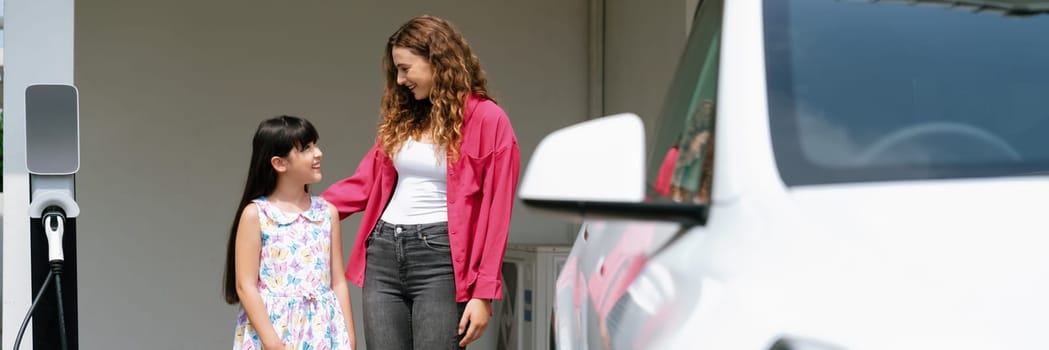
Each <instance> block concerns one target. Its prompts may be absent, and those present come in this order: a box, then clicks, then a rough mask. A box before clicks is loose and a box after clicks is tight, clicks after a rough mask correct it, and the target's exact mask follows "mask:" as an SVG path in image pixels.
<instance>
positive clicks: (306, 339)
mask: <svg viewBox="0 0 1049 350" xmlns="http://www.w3.org/2000/svg"><path fill="white" fill-rule="evenodd" d="M317 138H318V136H317V131H316V130H315V129H314V128H313V125H312V124H310V122H309V121H306V120H305V119H302V118H296V117H289V116H281V117H277V118H272V119H268V120H265V121H263V122H262V123H261V124H259V128H258V130H256V131H255V138H254V140H253V141H252V150H251V167H250V168H249V169H248V180H247V184H245V186H244V195H243V197H241V200H240V205H239V206H238V207H237V214H236V217H235V218H234V220H233V228H232V229H231V230H230V236H229V246H228V248H227V252H226V272H225V285H224V288H223V289H224V293H225V296H226V302H228V303H230V304H235V303H238V302H239V303H240V305H241V306H242V307H241V311H240V316H239V317H238V319H237V329H236V332H235V337H234V343H233V348H234V349H266V350H276V349H289V350H290V349H353V348H354V343H355V339H356V337H355V336H354V333H353V313H352V311H351V308H350V294H349V289H347V286H346V279H345V278H344V277H343V265H342V237H341V232H340V225H339V221H338V220H333V218H336V217H338V216H337V215H338V212H337V211H336V210H335V207H334V206H332V205H330V204H328V202H327V201H325V200H324V199H322V198H320V197H311V196H310V195H309V192H307V186H308V185H309V184H312V183H317V182H319V181H321V170H320V162H321V150H320V148H318V147H317V144H316V142H317Z"/></svg>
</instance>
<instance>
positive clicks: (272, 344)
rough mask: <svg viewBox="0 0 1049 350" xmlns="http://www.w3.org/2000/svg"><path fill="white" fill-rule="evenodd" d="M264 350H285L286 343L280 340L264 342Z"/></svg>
mask: <svg viewBox="0 0 1049 350" xmlns="http://www.w3.org/2000/svg"><path fill="white" fill-rule="evenodd" d="M262 349H263V350H284V342H283V341H281V340H280V339H277V340H274V341H269V342H262Z"/></svg>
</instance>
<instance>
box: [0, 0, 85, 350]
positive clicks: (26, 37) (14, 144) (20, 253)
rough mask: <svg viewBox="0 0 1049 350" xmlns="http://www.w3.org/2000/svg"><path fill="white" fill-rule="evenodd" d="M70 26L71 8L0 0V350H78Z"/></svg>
mask: <svg viewBox="0 0 1049 350" xmlns="http://www.w3.org/2000/svg"><path fill="white" fill-rule="evenodd" d="M73 20H74V0H4V13H3V26H4V28H3V29H4V140H3V142H4V158H3V159H4V167H3V180H4V203H3V205H4V211H3V213H4V218H3V231H2V232H3V250H4V252H3V253H4V254H3V298H2V299H3V323H2V326H3V342H2V345H0V346H2V348H3V349H15V348H16V342H20V343H19V344H17V348H18V349H77V348H78V344H79V342H78V336H77V330H78V327H77V325H78V323H77V282H76V281H77V280H76V270H77V269H76V265H77V264H76V260H77V259H76V241H77V236H76V218H77V217H78V216H79V214H80V208H79V206H78V205H77V203H76V199H75V198H76V197H75V194H76V183H75V182H74V175H75V174H76V172H77V171H78V170H79V167H80V149H79V145H80V140H79V103H78V99H79V98H78V91H77V90H76V88H75V86H74V85H73V56H74V52H73V37H74V35H73V33H74V21H73ZM30 311H32V313H31V315H30V316H31V318H30V319H28V321H27V322H24V321H25V320H27V314H29V313H30ZM23 324H24V325H25V328H24V333H23V332H20V329H22V326H23Z"/></svg>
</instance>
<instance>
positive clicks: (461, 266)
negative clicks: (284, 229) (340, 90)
mask: <svg viewBox="0 0 1049 350" xmlns="http://www.w3.org/2000/svg"><path fill="white" fill-rule="evenodd" d="M463 119H464V121H463V127H462V135H463V136H462V145H461V147H460V150H459V154H460V156H459V160H458V161H455V162H451V160H449V163H448V167H447V169H448V178H447V181H448V192H447V197H448V235H449V236H448V237H449V242H450V243H451V247H452V266H453V269H454V270H455V289H456V293H455V300H456V301H457V302H465V301H468V300H470V299H471V298H478V299H500V298H502V295H503V292H502V288H503V285H502V278H501V274H502V266H503V255H504V254H505V252H506V239H507V235H508V234H509V230H510V214H511V210H512V208H513V203H514V193H515V192H516V189H517V179H518V169H519V168H520V151H519V150H518V147H517V137H516V136H515V135H514V130H513V128H511V127H510V119H509V118H507V116H506V113H505V112H503V109H502V108H499V106H498V105H496V104H495V102H492V101H491V100H487V99H483V98H481V97H480V96H476V95H470V96H469V97H468V98H467V99H466V106H465V107H464V112H463ZM396 184H397V170H396V169H395V168H394V166H393V162H392V161H391V160H390V158H389V157H387V156H386V155H385V154H384V153H383V152H382V149H381V148H380V146H379V144H378V143H376V145H374V146H372V148H371V150H370V151H368V154H367V155H365V156H364V158H363V159H361V162H360V164H359V165H358V166H357V170H356V171H355V172H354V174H353V175H352V176H350V177H348V178H345V179H342V180H340V181H339V182H336V183H334V184H332V185H331V187H329V188H328V189H327V190H326V191H324V193H323V194H321V196H322V197H324V199H326V200H328V201H329V202H331V203H332V204H334V205H335V207H336V208H338V210H339V217H340V219H345V218H346V217H347V216H349V215H350V214H353V213H356V212H360V211H364V214H363V215H364V216H363V217H362V219H361V227H360V229H359V230H358V231H357V240H356V242H355V244H354V245H353V250H352V251H351V252H350V260H349V262H348V264H347V266H346V279H347V280H349V281H350V282H352V283H354V284H356V285H358V286H363V285H364V267H365V256H366V251H365V240H366V239H368V235H370V234H371V231H372V228H373V227H374V226H375V224H376V223H377V222H378V221H379V217H380V216H382V210H383V208H386V204H388V203H389V201H390V197H391V195H392V194H393V190H394V186H395V185H396Z"/></svg>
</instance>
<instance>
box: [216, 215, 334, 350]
mask: <svg viewBox="0 0 1049 350" xmlns="http://www.w3.org/2000/svg"><path fill="white" fill-rule="evenodd" d="M310 201H311V205H310V209H309V210H307V211H305V212H302V213H289V212H285V211H282V210H280V209H279V208H277V206H275V205H273V203H270V202H269V201H267V200H266V199H265V198H259V199H256V200H254V201H253V202H254V203H255V205H256V206H257V207H258V209H259V223H260V225H261V227H262V249H261V252H260V255H259V284H258V288H259V294H260V295H261V296H262V302H263V304H265V306H266V311H267V312H268V313H269V318H270V323H272V324H273V329H274V330H275V331H276V332H277V335H278V336H280V338H281V339H282V340H283V341H284V344H285V348H286V349H288V350H292V349H301V350H306V349H315V350H328V349H349V347H350V340H349V332H348V330H347V329H346V321H345V318H343V314H342V309H341V308H340V307H339V300H338V299H337V298H336V296H335V292H333V291H332V289H331V224H332V217H331V212H329V211H328V202H327V201H325V200H324V199H323V198H320V197H312V198H310ZM340 277H341V276H340ZM233 349H235V350H237V349H243V350H248V349H255V350H258V349H262V341H261V340H260V339H259V334H258V333H257V332H256V330H255V327H254V326H253V325H252V324H251V321H249V320H248V315H247V313H245V311H244V308H243V307H241V309H240V315H239V316H238V317H237V329H236V333H235V336H234V343H233Z"/></svg>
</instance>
